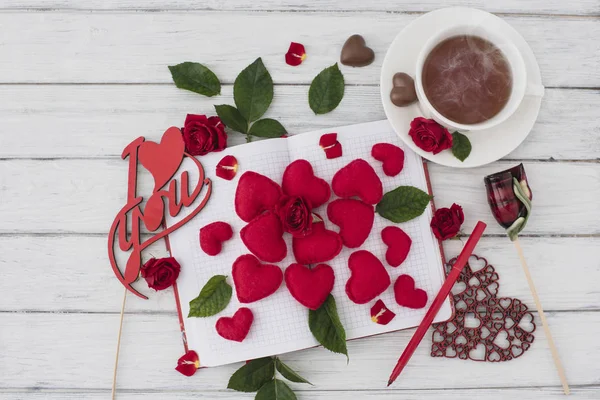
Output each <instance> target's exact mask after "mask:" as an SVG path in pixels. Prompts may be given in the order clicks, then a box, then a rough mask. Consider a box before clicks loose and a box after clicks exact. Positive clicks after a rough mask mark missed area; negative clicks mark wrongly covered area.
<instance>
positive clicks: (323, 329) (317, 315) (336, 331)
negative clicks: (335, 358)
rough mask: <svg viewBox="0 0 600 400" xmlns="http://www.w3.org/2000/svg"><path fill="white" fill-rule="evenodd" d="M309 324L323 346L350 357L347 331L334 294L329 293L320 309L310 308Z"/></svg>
mask: <svg viewBox="0 0 600 400" xmlns="http://www.w3.org/2000/svg"><path fill="white" fill-rule="evenodd" d="M308 326H309V328H310V331H311V332H312V334H313V336H314V337H315V339H317V341H318V342H319V343H321V344H322V345H323V347H325V348H326V349H327V350H330V351H333V352H334V353H340V354H345V355H346V357H348V349H347V348H346V331H345V330H344V326H343V325H342V322H341V321H340V317H339V316H338V313H337V307H336V305H335V299H334V298H333V296H332V295H329V296H328V297H327V300H325V302H324V303H323V304H321V307H319V308H318V309H316V310H308Z"/></svg>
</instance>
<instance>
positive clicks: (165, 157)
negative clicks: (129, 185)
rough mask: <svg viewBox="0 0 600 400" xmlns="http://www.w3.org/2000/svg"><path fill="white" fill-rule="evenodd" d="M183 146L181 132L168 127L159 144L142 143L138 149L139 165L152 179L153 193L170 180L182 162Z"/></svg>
mask: <svg viewBox="0 0 600 400" xmlns="http://www.w3.org/2000/svg"><path fill="white" fill-rule="evenodd" d="M184 150H185V144H184V142H183V137H182V136H181V131H180V130H179V129H177V128H175V127H170V128H169V129H167V130H166V131H165V133H164V134H163V136H162V138H161V139H160V143H156V142H151V141H148V142H144V143H142V144H141V145H140V147H139V149H138V159H139V160H140V163H141V164H142V165H143V166H144V168H146V169H147V170H148V172H150V173H151V174H152V177H153V178H154V192H156V191H158V190H159V189H160V188H162V187H163V186H164V185H165V183H167V182H168V181H169V179H171V177H172V176H173V175H175V172H177V169H178V168H179V165H180V164H181V160H183V152H184Z"/></svg>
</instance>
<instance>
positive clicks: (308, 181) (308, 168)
mask: <svg viewBox="0 0 600 400" xmlns="http://www.w3.org/2000/svg"><path fill="white" fill-rule="evenodd" d="M281 186H282V188H283V193H285V194H287V195H288V196H300V197H302V198H304V199H305V200H308V201H309V203H310V205H311V207H313V208H317V207H319V206H320V205H322V204H325V203H326V202H327V200H329V197H330V196H331V189H330V188H329V184H328V183H327V181H325V180H324V179H321V178H318V177H316V176H315V173H314V171H313V167H312V165H310V163H309V162H308V161H306V160H296V161H294V162H292V163H291V164H290V165H288V166H287V168H286V169H285V172H284V173H283V178H282V181H281Z"/></svg>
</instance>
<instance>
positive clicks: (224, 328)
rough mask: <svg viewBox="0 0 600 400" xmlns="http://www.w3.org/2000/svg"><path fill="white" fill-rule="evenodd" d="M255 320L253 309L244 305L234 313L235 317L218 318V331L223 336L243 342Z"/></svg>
mask: <svg viewBox="0 0 600 400" xmlns="http://www.w3.org/2000/svg"><path fill="white" fill-rule="evenodd" d="M253 321H254V315H253V314H252V311H250V309H248V308H246V307H242V308H240V309H239V310H237V311H236V312H235V314H233V317H221V318H219V319H218V320H217V325H216V326H215V328H216V329H217V333H218V334H219V336H221V337H222V338H225V339H227V340H234V341H236V342H242V341H243V340H244V339H246V336H248V332H250V327H251V326H252V322H253Z"/></svg>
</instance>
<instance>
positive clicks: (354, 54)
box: [340, 35, 375, 67]
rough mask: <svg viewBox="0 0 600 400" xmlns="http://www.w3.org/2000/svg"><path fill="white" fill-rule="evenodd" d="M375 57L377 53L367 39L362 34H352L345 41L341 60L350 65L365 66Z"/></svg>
mask: <svg viewBox="0 0 600 400" xmlns="http://www.w3.org/2000/svg"><path fill="white" fill-rule="evenodd" d="M374 59H375V53H374V52H373V50H371V49H370V48H369V47H367V45H366V44H365V39H364V38H363V37H362V36H360V35H352V36H350V37H349V38H348V40H346V43H344V47H342V54H341V56H340V61H341V63H342V64H344V65H348V66H350V67H364V66H366V65H369V64H371V63H372V62H373V60H374Z"/></svg>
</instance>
